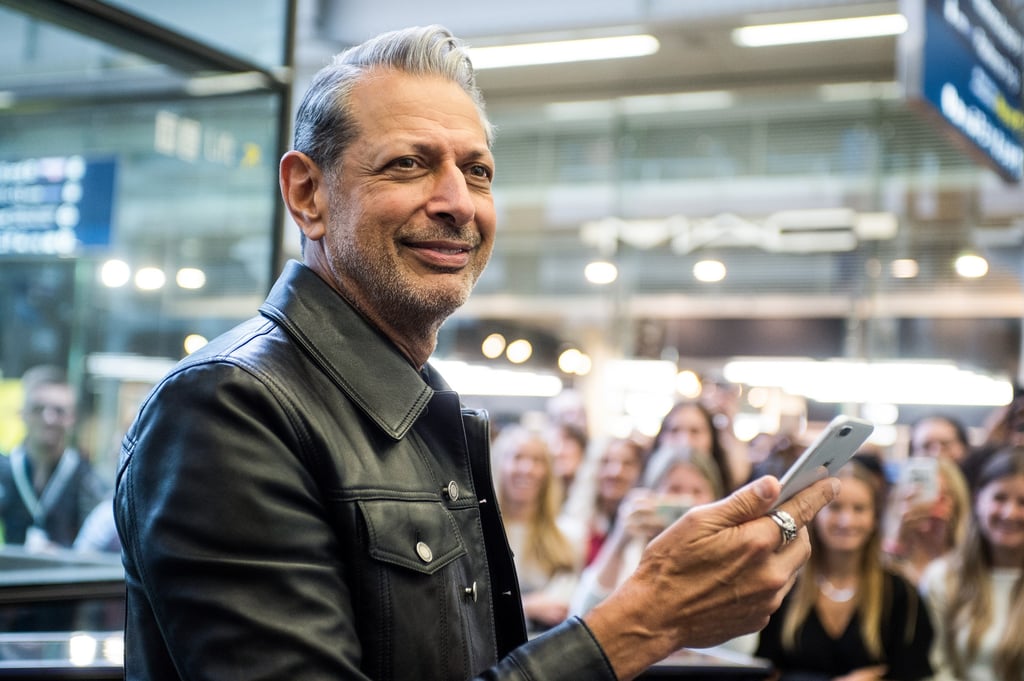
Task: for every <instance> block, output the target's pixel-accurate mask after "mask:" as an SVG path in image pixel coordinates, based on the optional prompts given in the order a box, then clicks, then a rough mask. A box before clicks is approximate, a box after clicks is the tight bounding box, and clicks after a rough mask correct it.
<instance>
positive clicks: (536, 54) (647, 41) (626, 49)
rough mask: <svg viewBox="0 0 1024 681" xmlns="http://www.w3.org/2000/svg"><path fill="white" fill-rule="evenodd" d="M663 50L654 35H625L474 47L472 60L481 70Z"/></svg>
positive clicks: (617, 56) (590, 59) (471, 50)
mask: <svg viewBox="0 0 1024 681" xmlns="http://www.w3.org/2000/svg"><path fill="white" fill-rule="evenodd" d="M659 48H660V44H659V43H658V39H657V38H655V37H654V36H653V35H623V36H615V37H611V38H586V39H583V40H559V41H555V42H545V43H523V44H521V45H497V46H494V47H473V48H470V49H469V58H470V60H472V62H473V67H474V68H475V69H476V70H477V71H481V70H483V69H500V68H505V67H509V66H533V65H537V64H558V63H563V62H576V61H595V60H599V59H621V58H624V57H645V56H647V55H649V54H654V53H655V52H657V51H658V49H659Z"/></svg>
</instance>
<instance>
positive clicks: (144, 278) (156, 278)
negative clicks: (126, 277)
mask: <svg viewBox="0 0 1024 681" xmlns="http://www.w3.org/2000/svg"><path fill="white" fill-rule="evenodd" d="M166 281H167V276H166V275H165V274H164V271H163V270H162V269H160V268H159V267H143V268H142V269H141V270H139V271H138V272H136V273H135V286H136V287H137V288H139V289H141V290H143V291H156V290H157V289H161V288H163V286H164V284H165V283H166Z"/></svg>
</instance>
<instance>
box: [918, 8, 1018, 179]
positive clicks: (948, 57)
mask: <svg viewBox="0 0 1024 681" xmlns="http://www.w3.org/2000/svg"><path fill="white" fill-rule="evenodd" d="M905 5H907V6H908V7H910V3H905ZM914 10H917V11H916V12H915V11H914ZM907 18H908V20H909V21H910V24H911V30H910V31H908V34H907V35H906V36H905V38H904V39H903V41H902V46H901V49H902V51H903V54H902V57H903V59H904V60H905V61H904V63H903V67H904V82H905V84H906V86H907V92H908V95H909V96H910V97H911V98H912V99H915V100H917V101H920V102H923V103H925V104H926V105H927V106H928V108H929V109H930V110H931V111H933V112H934V113H937V114H938V115H939V116H940V117H941V119H942V120H943V122H944V123H945V124H946V125H947V126H948V127H949V128H950V129H952V131H953V132H954V133H955V134H956V136H957V137H958V138H959V139H961V140H962V141H964V142H966V143H967V144H968V145H969V148H971V149H972V150H974V151H975V152H976V153H977V154H978V155H980V156H981V157H982V158H983V159H985V161H986V162H987V163H988V164H989V165H990V166H991V167H992V168H994V169H995V170H996V171H997V172H998V173H999V174H1000V175H1002V176H1003V177H1004V178H1006V179H1007V180H1012V181H1019V180H1020V179H1021V178H1022V176H1024V145H1022V141H1021V139H1022V131H1024V114H1022V112H1021V103H1022V100H1021V82H1022V81H1021V64H1022V60H1021V58H1022V54H1024V38H1022V34H1021V29H1020V24H1019V22H1018V20H1017V19H1016V17H1015V16H1014V15H1013V14H1011V13H1010V12H1009V11H1006V10H1005V9H1004V8H1003V7H1001V6H999V5H998V4H996V1H995V0H926V3H925V5H924V7H923V11H922V8H921V7H920V5H919V4H918V5H916V6H914V7H912V8H911V11H909V12H908V17H907ZM922 28H923V36H922V35H920V31H921V29H922Z"/></svg>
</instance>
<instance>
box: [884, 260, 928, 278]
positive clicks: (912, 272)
mask: <svg viewBox="0 0 1024 681" xmlns="http://www.w3.org/2000/svg"><path fill="white" fill-rule="evenodd" d="M889 271H890V272H891V273H892V276H893V278H894V279H913V278H914V277H916V276H917V275H918V274H919V273H920V271H921V267H920V266H919V265H918V264H917V261H916V260H914V259H913V258H897V259H896V260H893V261H892V262H891V263H889Z"/></svg>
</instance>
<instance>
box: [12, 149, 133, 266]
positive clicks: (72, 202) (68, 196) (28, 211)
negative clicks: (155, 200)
mask: <svg viewBox="0 0 1024 681" xmlns="http://www.w3.org/2000/svg"><path fill="white" fill-rule="evenodd" d="M116 165H117V163H116V161H115V160H114V159H112V158H106V159H86V158H83V157H81V156H52V157H45V158H31V159H23V160H18V161H0V255H22V256H28V255H57V256H71V255H77V254H79V253H81V252H82V251H83V250H86V249H89V248H95V247H102V246H109V245H110V233H111V216H112V215H113V205H114V176H115V170H116Z"/></svg>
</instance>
